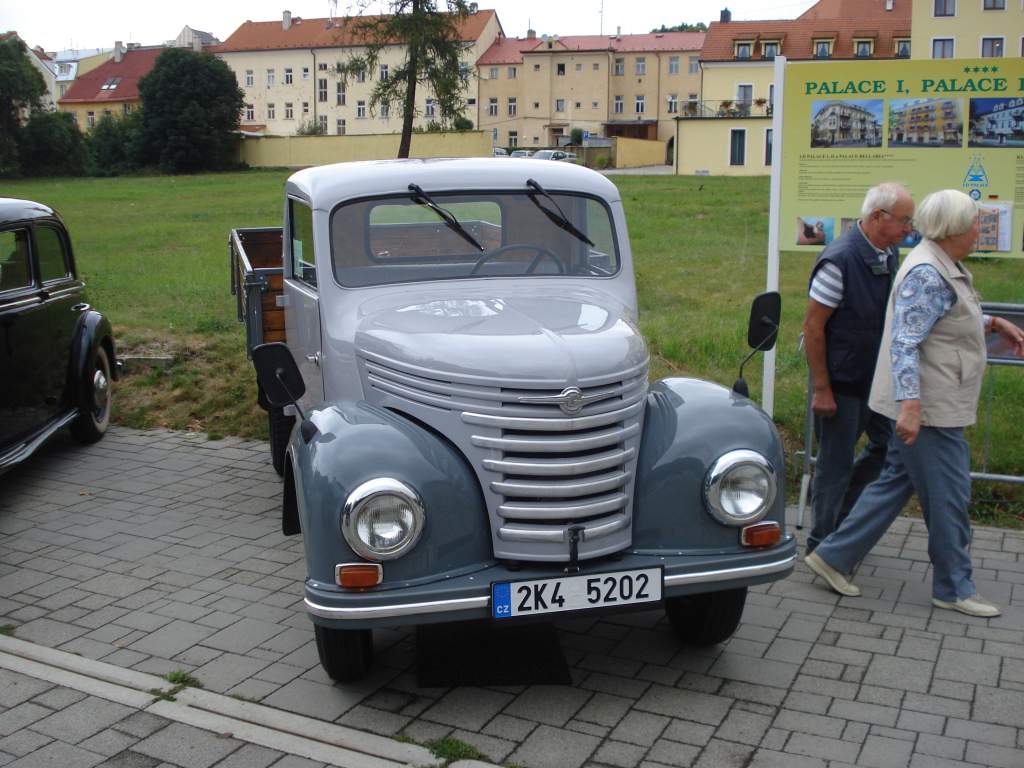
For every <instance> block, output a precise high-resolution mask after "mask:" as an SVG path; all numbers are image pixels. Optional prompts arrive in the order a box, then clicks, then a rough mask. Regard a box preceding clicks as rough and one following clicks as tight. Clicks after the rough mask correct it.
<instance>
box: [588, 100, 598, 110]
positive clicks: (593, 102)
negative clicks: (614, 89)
mask: <svg viewBox="0 0 1024 768" xmlns="http://www.w3.org/2000/svg"><path fill="white" fill-rule="evenodd" d="M590 108H591V109H597V102H596V101H592V102H590Z"/></svg>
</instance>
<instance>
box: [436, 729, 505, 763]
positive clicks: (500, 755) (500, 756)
mask: <svg viewBox="0 0 1024 768" xmlns="http://www.w3.org/2000/svg"><path fill="white" fill-rule="evenodd" d="M451 737H452V738H453V739H458V740H459V741H463V742H465V743H466V744H469V745H470V746H471V747H476V749H478V750H480V752H482V753H483V754H484V755H486V756H487V759H488V760H490V761H491V762H494V763H503V762H504V761H505V758H506V757H508V756H509V754H511V753H512V750H514V749H515V748H516V747H517V746H518V744H517V743H516V742H514V741H509V740H508V739H499V738H497V737H495V736H485V735H484V734H482V733H474V732H473V731H463V730H458V729H456V730H454V731H452V733H451Z"/></svg>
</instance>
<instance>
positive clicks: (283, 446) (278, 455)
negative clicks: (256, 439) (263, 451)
mask: <svg viewBox="0 0 1024 768" xmlns="http://www.w3.org/2000/svg"><path fill="white" fill-rule="evenodd" d="M267 423H268V428H269V429H270V462H271V463H272V464H273V465H274V471H275V472H277V474H279V475H281V476H282V477H283V476H284V460H285V452H286V451H287V450H288V440H289V439H291V436H292V425H293V424H295V417H294V416H285V415H284V410H283V409H281V408H275V407H273V406H271V408H270V410H269V411H267Z"/></svg>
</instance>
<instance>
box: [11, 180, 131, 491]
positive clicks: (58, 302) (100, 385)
mask: <svg viewBox="0 0 1024 768" xmlns="http://www.w3.org/2000/svg"><path fill="white" fill-rule="evenodd" d="M84 289H85V284H84V283H83V282H82V281H81V280H80V279H79V278H78V274H77V272H76V271H75V259H74V254H73V253H72V249H71V239H70V238H69V237H68V233H67V229H66V228H65V226H64V222H63V221H62V220H61V218H60V216H59V215H58V214H57V213H56V212H55V211H54V210H52V209H51V208H48V207H47V206H45V205H41V204H39V203H34V202H32V201H30V200H15V199H12V198H3V197H0V474H2V473H3V472H4V471H6V470H7V469H9V468H10V467H11V466H12V465H14V464H17V463H18V462H19V461H22V460H24V459H26V458H28V457H29V456H30V455H31V454H32V453H33V451H35V450H36V449H37V448H38V447H39V446H40V445H42V444H43V442H44V441H45V440H46V439H47V438H49V437H50V436H51V435H53V434H54V433H55V432H57V431H58V430H60V429H62V428H63V427H66V426H70V427H71V433H72V434H73V435H74V436H75V437H76V438H77V439H78V440H79V441H81V442H83V443H93V442H96V441H97V440H99V439H100V438H101V437H103V433H104V432H106V430H107V425H108V424H109V423H110V395H111V378H112V377H117V375H118V373H119V364H118V362H117V357H116V354H115V350H114V337H113V334H112V333H111V330H110V321H109V320H107V318H105V317H104V316H103V315H101V314H100V313H99V312H97V311H96V310H94V309H93V308H92V307H90V306H89V305H88V304H86V303H85V301H84V300H83V296H84Z"/></svg>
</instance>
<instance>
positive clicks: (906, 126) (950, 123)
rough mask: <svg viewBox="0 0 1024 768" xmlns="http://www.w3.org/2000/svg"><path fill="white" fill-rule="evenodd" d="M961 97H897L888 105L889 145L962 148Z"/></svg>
mask: <svg viewBox="0 0 1024 768" xmlns="http://www.w3.org/2000/svg"><path fill="white" fill-rule="evenodd" d="M963 127H964V121H963V116H962V115H961V114H960V100H959V99H908V100H896V101H894V102H893V103H892V104H891V105H890V107H889V146H890V147H960V146H962V144H963Z"/></svg>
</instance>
